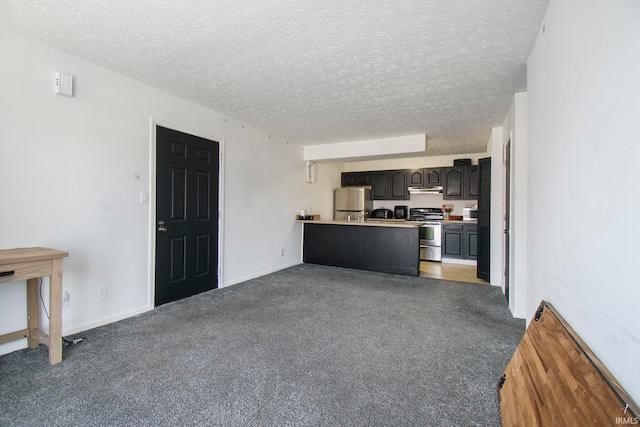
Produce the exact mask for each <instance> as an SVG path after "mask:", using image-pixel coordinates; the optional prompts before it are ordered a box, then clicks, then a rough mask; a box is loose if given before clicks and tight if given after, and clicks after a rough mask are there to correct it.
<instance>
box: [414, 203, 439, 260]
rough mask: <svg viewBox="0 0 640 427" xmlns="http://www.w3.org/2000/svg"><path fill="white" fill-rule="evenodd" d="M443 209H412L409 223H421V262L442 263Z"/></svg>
mask: <svg viewBox="0 0 640 427" xmlns="http://www.w3.org/2000/svg"><path fill="white" fill-rule="evenodd" d="M442 218H444V214H443V213H442V208H411V209H409V221H420V222H423V224H422V225H421V226H420V260H422V261H442Z"/></svg>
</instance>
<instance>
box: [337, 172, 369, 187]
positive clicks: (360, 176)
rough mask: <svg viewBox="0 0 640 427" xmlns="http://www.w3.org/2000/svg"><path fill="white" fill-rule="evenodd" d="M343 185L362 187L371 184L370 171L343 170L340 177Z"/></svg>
mask: <svg viewBox="0 0 640 427" xmlns="http://www.w3.org/2000/svg"><path fill="white" fill-rule="evenodd" d="M340 183H341V185H342V186H343V187H362V186H365V185H371V173H370V172H343V173H342V175H341V177H340Z"/></svg>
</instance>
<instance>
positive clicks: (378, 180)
mask: <svg viewBox="0 0 640 427" xmlns="http://www.w3.org/2000/svg"><path fill="white" fill-rule="evenodd" d="M408 182H409V173H408V171H407V170H394V171H376V172H371V198H372V199H373V200H409V190H408V187H409V185H408Z"/></svg>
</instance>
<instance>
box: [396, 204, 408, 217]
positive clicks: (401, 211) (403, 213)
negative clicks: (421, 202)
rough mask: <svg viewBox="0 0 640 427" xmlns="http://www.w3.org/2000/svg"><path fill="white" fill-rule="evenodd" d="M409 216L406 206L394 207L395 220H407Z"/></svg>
mask: <svg viewBox="0 0 640 427" xmlns="http://www.w3.org/2000/svg"><path fill="white" fill-rule="evenodd" d="M408 216H409V208H408V207H407V206H395V207H394V208H393V217H394V218H395V219H407V217H408Z"/></svg>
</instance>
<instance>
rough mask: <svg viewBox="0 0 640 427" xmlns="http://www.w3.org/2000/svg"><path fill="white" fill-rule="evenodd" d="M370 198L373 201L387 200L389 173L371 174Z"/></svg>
mask: <svg viewBox="0 0 640 427" xmlns="http://www.w3.org/2000/svg"><path fill="white" fill-rule="evenodd" d="M371 198H372V199H373V200H388V199H389V172H387V171H378V172H371Z"/></svg>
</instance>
